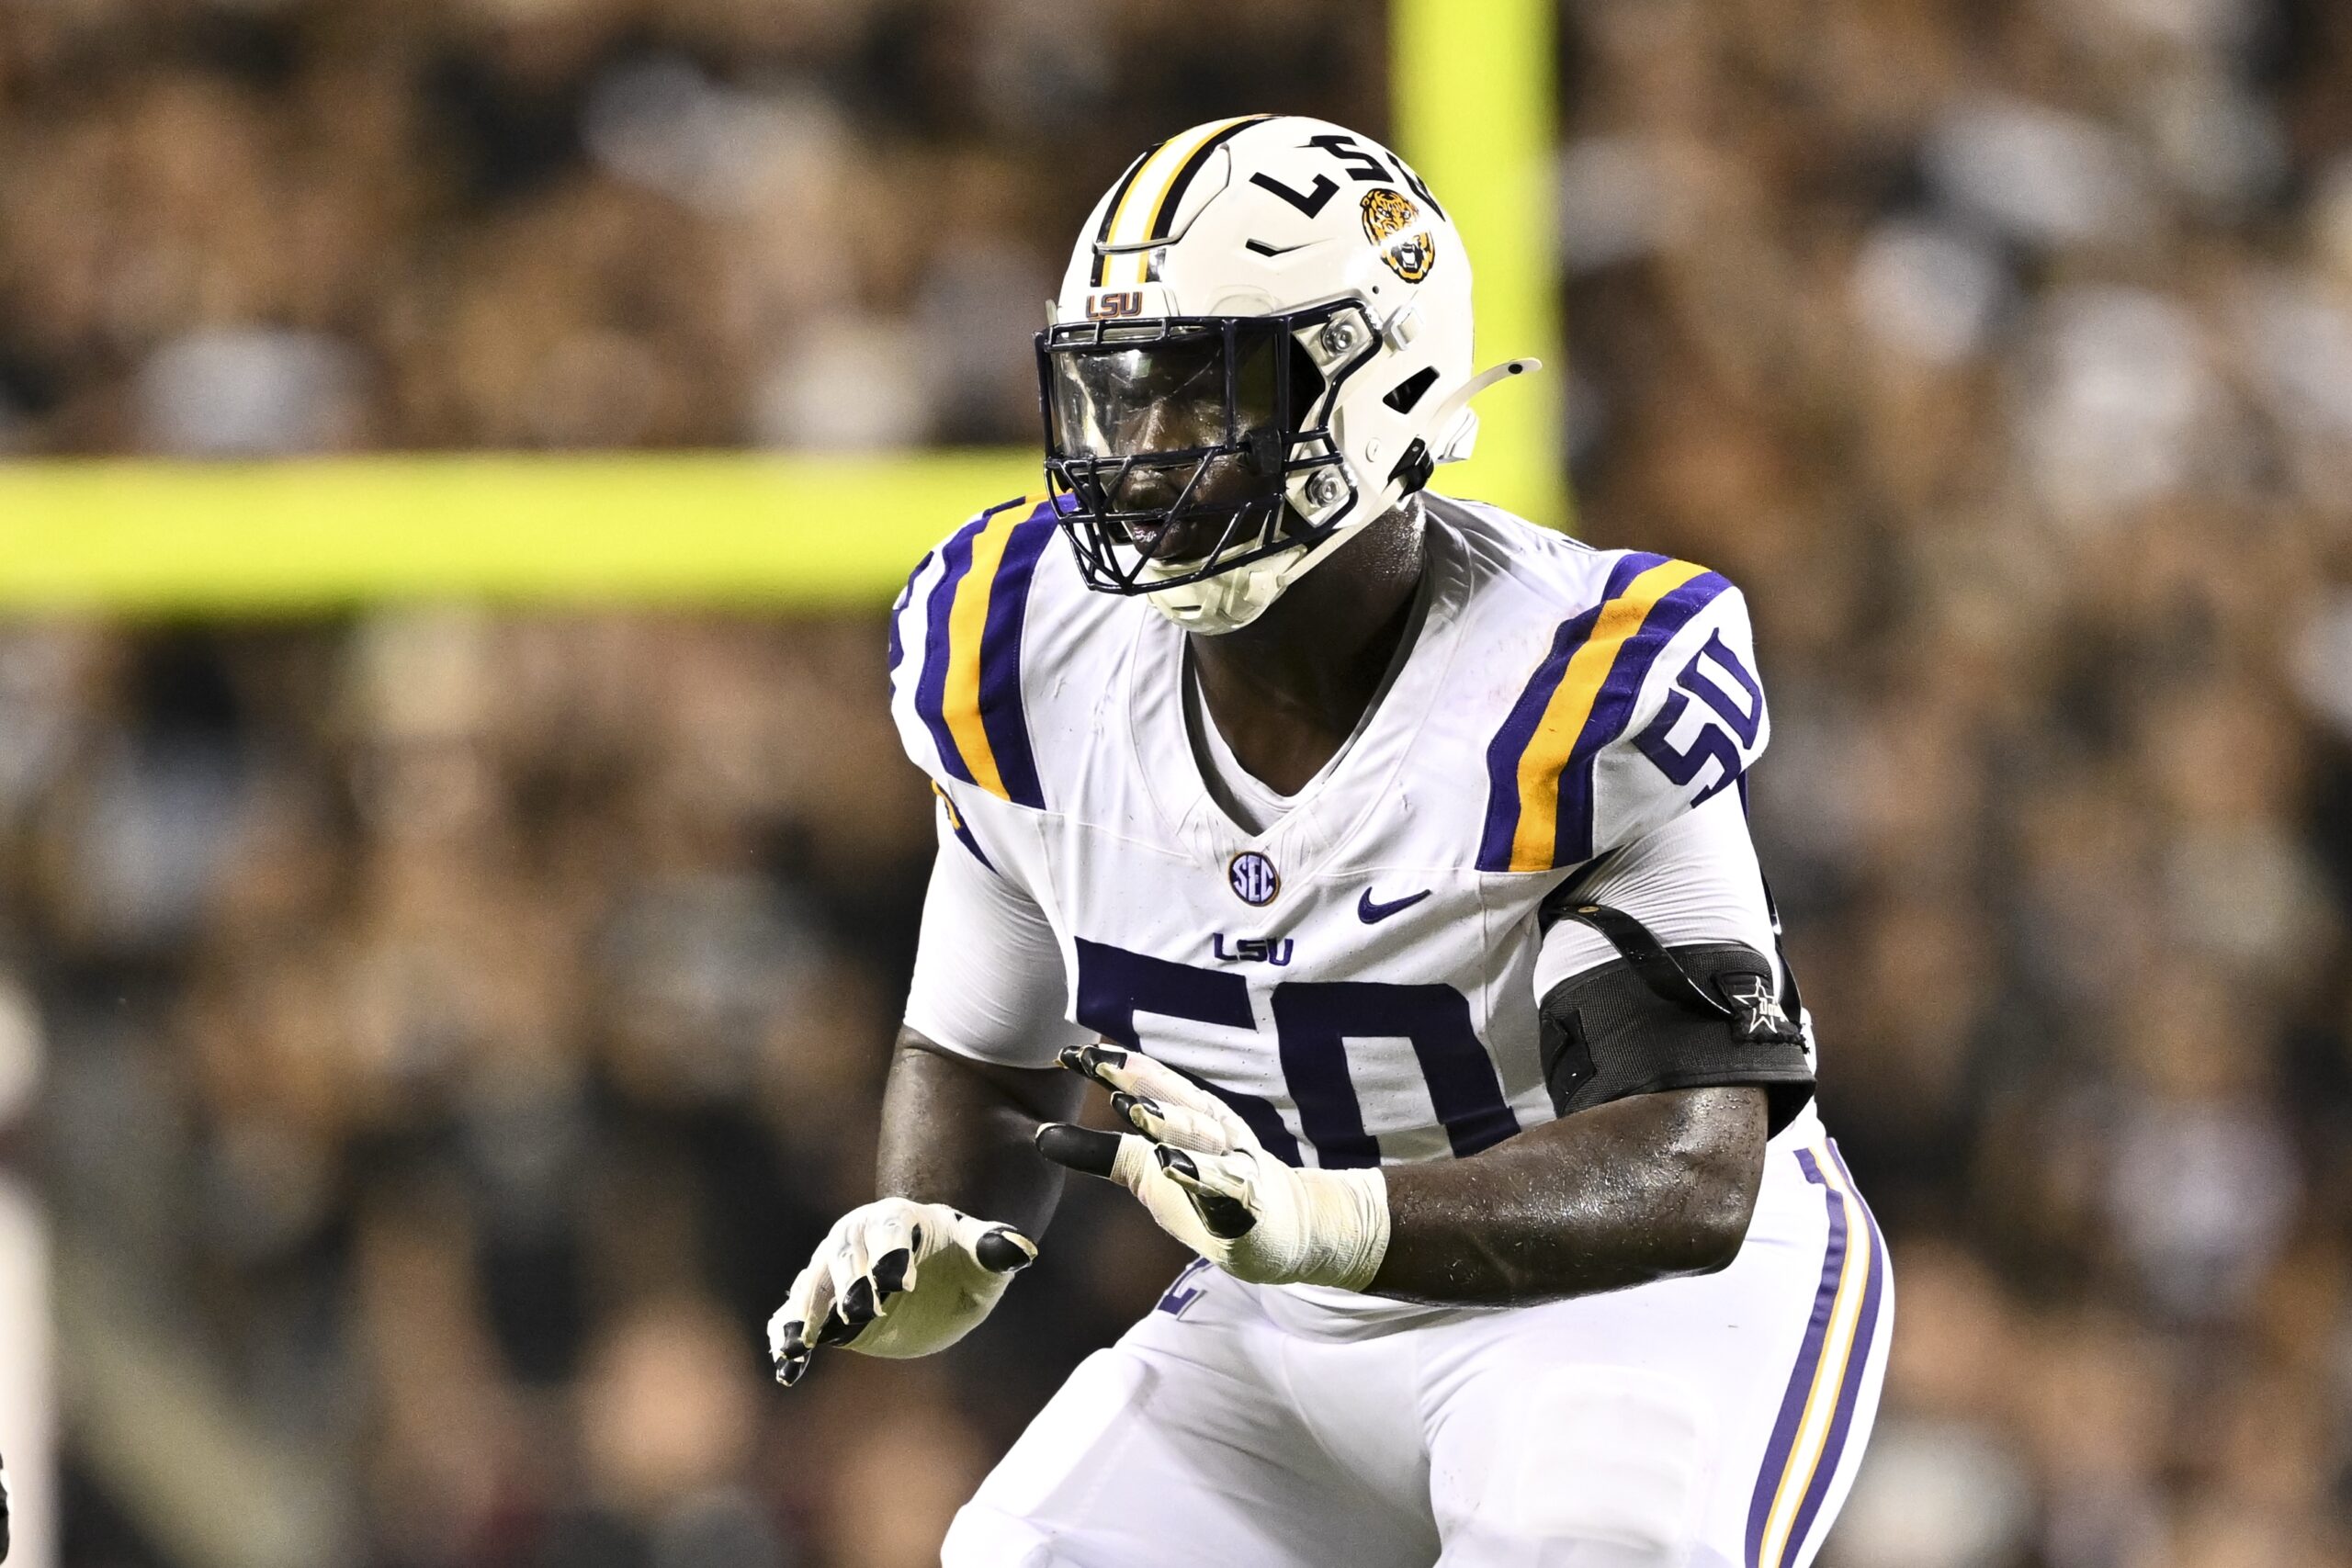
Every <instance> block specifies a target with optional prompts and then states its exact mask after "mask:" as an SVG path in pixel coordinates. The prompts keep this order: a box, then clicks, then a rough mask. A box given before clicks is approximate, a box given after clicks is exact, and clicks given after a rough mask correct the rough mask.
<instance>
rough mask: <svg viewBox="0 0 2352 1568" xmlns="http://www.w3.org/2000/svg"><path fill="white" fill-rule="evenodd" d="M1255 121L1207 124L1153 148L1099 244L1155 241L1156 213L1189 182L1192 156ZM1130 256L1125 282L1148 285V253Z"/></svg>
mask: <svg viewBox="0 0 2352 1568" xmlns="http://www.w3.org/2000/svg"><path fill="white" fill-rule="evenodd" d="M1256 118H1258V117H1256V116H1243V117H1241V118H1235V119H1218V120H1211V121H1210V122H1209V123H1208V124H1206V125H1202V126H1195V127H1193V130H1189V131H1187V132H1185V133H1184V134H1182V135H1181V136H1171V137H1170V138H1169V139H1168V140H1167V141H1163V142H1161V143H1160V144H1159V146H1157V147H1155V148H1153V149H1152V150H1151V155H1150V156H1149V157H1148V158H1146V159H1145V160H1144V162H1143V164H1142V165H1141V167H1140V168H1139V169H1138V170H1137V171H1136V178H1135V180H1134V181H1133V182H1132V183H1131V184H1130V185H1129V186H1128V187H1127V189H1126V191H1125V193H1124V194H1123V195H1122V196H1121V197H1120V198H1119V200H1117V201H1116V202H1114V203H1113V204H1112V212H1111V222H1110V225H1109V227H1108V228H1107V229H1106V230H1105V231H1104V233H1103V243H1104V244H1107V245H1112V246H1117V247H1125V246H1130V245H1136V246H1144V245H1147V243H1148V241H1150V240H1152V239H1153V238H1155V237H1156V236H1155V235H1154V234H1153V231H1152V230H1153V225H1155V224H1157V223H1158V222H1159V220H1160V213H1161V211H1162V209H1163V207H1164V206H1165V204H1166V203H1167V201H1168V193H1169V192H1170V189H1172V188H1175V187H1176V186H1177V185H1178V183H1179V182H1180V180H1188V179H1189V175H1188V173H1187V168H1188V165H1190V164H1191V163H1192V161H1193V156H1194V155H1195V154H1196V153H1199V152H1202V151H1203V150H1204V147H1206V146H1207V145H1209V144H1210V143H1212V142H1214V141H1216V140H1218V139H1219V138H1221V137H1223V136H1225V135H1226V134H1227V133H1228V132H1230V131H1234V130H1239V129H1240V128H1241V127H1242V126H1244V125H1247V124H1250V123H1251V122H1253V121H1254V120H1255V119H1256ZM1134 254H1135V263H1136V267H1135V276H1134V278H1133V279H1132V280H1129V281H1133V282H1136V283H1148V282H1150V281H1151V279H1150V277H1149V276H1147V275H1148V271H1149V269H1150V265H1151V252H1150V250H1149V249H1148V248H1145V249H1140V250H1137V251H1136V252H1135V253H1134ZM1098 259H1099V258H1098ZM1103 274H1104V278H1105V279H1106V280H1107V278H1108V276H1109V269H1108V268H1107V267H1105V268H1104V269H1103Z"/></svg>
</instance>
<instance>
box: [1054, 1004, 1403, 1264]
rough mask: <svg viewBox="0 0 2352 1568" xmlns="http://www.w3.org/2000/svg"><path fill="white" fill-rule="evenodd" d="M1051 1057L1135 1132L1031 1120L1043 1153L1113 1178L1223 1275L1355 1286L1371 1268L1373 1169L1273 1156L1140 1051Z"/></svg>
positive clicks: (1111, 1048) (1085, 1048) (1380, 1224)
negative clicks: (1105, 1093) (1315, 1166)
mask: <svg viewBox="0 0 2352 1568" xmlns="http://www.w3.org/2000/svg"><path fill="white" fill-rule="evenodd" d="M1061 1061H1062V1066H1066V1067H1068V1068H1069V1069H1070V1070H1071V1071H1072V1072H1074V1073H1078V1074H1080V1075H1082V1076H1084V1077H1089V1078H1091V1079H1093V1080H1094V1081H1095V1082H1096V1083H1099V1084H1101V1085H1102V1086H1103V1088H1105V1089H1110V1090H1111V1091H1112V1095H1111V1108H1112V1110H1113V1111H1115V1112H1117V1114H1118V1116H1119V1118H1120V1120H1122V1121H1124V1122H1126V1123H1127V1124H1128V1125H1129V1126H1131V1127H1133V1128H1135V1129H1136V1131H1135V1132H1133V1133H1124V1134H1123V1133H1098V1132H1094V1131H1092V1130H1091V1129H1090V1128H1085V1127H1076V1126H1072V1125H1070V1124H1069V1123H1068V1122H1049V1123H1047V1124H1046V1125H1045V1126H1043V1127H1040V1128H1039V1129H1038V1130H1037V1151H1038V1152H1039V1153H1040V1154H1042V1155H1044V1156H1046V1158H1047V1159H1050V1160H1052V1161H1054V1162H1055V1163H1056V1164H1057V1165H1065V1166H1068V1167H1069V1168H1071V1169H1072V1170H1082V1171H1085V1172H1086V1173H1087V1174H1089V1175H1090V1176H1103V1177H1108V1178H1109V1179H1112V1180H1113V1181H1115V1182H1117V1183H1118V1184H1119V1185H1120V1186H1122V1187H1125V1189H1126V1190H1128V1191H1130V1192H1132V1193H1134V1194H1135V1195H1136V1197H1137V1198H1139V1199H1141V1200H1142V1201H1143V1206H1144V1207H1145V1208H1146V1209H1148V1210H1149V1211H1150V1212H1151V1217H1152V1218H1153V1219H1155V1220H1157V1221H1159V1228H1160V1229H1162V1230H1164V1231H1166V1232H1167V1233H1168V1234H1169V1235H1172V1236H1174V1237H1175V1238H1176V1239H1177V1240H1179V1241H1181V1242H1182V1243H1183V1244H1184V1245H1185V1246H1186V1247H1191V1248H1192V1249H1193V1251H1195V1252H1197V1253H1199V1254H1200V1255H1201V1256H1202V1257H1203V1258H1207V1259H1208V1260H1209V1261H1210V1262H1212V1263H1214V1264H1216V1266H1217V1267H1218V1268H1220V1269H1224V1270H1225V1271H1226V1272H1227V1273H1228V1274H1230V1275H1232V1276H1233V1277H1234V1278H1235V1279H1238V1280H1251V1281H1253V1282H1255V1283H1257V1284H1261V1285H1291V1284H1304V1285H1337V1286H1339V1287H1340V1289H1342V1290H1348V1291H1361V1290H1363V1288H1364V1287H1365V1286H1366V1285H1369V1284H1371V1283H1372V1277H1373V1276H1374V1274H1376V1273H1378V1272H1379V1271H1380V1260H1381V1258H1384V1257H1385V1256H1386V1255H1387V1252H1388V1180H1387V1178H1385V1176H1383V1175H1382V1174H1381V1173H1380V1171H1379V1170H1378V1169H1377V1168H1374V1169H1370V1170H1301V1169H1297V1168H1294V1167H1291V1166H1287V1165H1284V1164H1283V1162H1282V1161H1281V1160H1278V1159H1276V1158H1275V1157H1274V1156H1272V1155H1270V1154H1268V1153H1267V1152H1266V1150H1265V1148H1264V1146H1263V1145H1261V1144H1260V1143H1259V1142H1258V1138H1257V1134H1254V1133H1252V1132H1250V1128H1249V1126H1248V1124H1247V1123H1245V1122H1243V1121H1242V1120H1241V1118H1240V1117H1238V1116H1237V1115H1235V1114H1234V1113H1233V1111H1232V1109H1231V1108H1230V1107H1228V1106H1227V1104H1226V1103H1225V1101H1223V1100H1219V1099H1218V1098H1217V1097H1216V1095H1214V1094H1212V1093H1210V1092H1209V1091H1208V1090H1207V1089H1203V1088H1202V1087H1200V1086H1199V1085H1198V1084H1195V1083H1193V1081H1192V1080H1191V1079H1190V1078H1187V1077H1183V1076H1182V1074H1180V1073H1178V1072H1176V1071H1175V1070H1174V1069H1173V1068H1171V1067H1169V1066H1165V1065H1163V1064H1161V1063H1159V1062H1155V1061H1153V1060H1152V1059H1151V1058H1150V1057H1148V1056H1147V1055H1144V1054H1143V1053H1142V1052H1140V1051H1129V1050H1125V1049H1123V1048H1122V1047H1120V1046H1117V1045H1108V1044H1105V1045H1081V1046H1073V1047H1071V1048H1070V1049H1069V1050H1066V1051H1064V1052H1063V1053H1062V1055H1061Z"/></svg>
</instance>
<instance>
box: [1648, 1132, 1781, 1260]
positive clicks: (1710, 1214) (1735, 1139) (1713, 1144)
mask: <svg viewBox="0 0 2352 1568" xmlns="http://www.w3.org/2000/svg"><path fill="white" fill-rule="evenodd" d="M1682 1109H1683V1111H1684V1114H1683V1115H1682V1116H1681V1117H1680V1118H1679V1121H1678V1125H1677V1127H1676V1129H1675V1136H1674V1137H1673V1139H1672V1140H1671V1143H1670V1146H1669V1151H1668V1153H1669V1164H1670V1166H1671V1168H1672V1169H1673V1173H1674V1174H1673V1176H1672V1178H1671V1179H1670V1181H1669V1183H1668V1193H1667V1194H1666V1199H1667V1204H1668V1209H1669V1211H1670V1213H1669V1214H1668V1215H1667V1216H1663V1218H1664V1223H1663V1224H1660V1225H1659V1226H1658V1233H1657V1234H1658V1235H1659V1237H1660V1239H1661V1241H1662V1242H1663V1243H1664V1244H1665V1247H1666V1250H1667V1253H1668V1256H1666V1257H1665V1258H1661V1259H1660V1261H1661V1263H1663V1264H1664V1265H1665V1267H1664V1269H1663V1270H1662V1271H1663V1272H1667V1273H1671V1274H1713V1273H1717V1272H1720V1271H1721V1270H1723V1269H1728V1268H1730V1267H1731V1263H1732V1260H1733V1259H1734V1258H1737V1257H1738V1256H1739V1249H1740V1248H1741V1247H1743V1246H1745V1245H1746V1244H1747V1227H1748V1224H1749V1222H1750V1221H1751V1220H1753V1219H1754V1218H1755V1217H1756V1200H1757V1196H1758V1193H1760V1192H1761V1191H1762V1190H1763V1187H1764V1146H1765V1143H1766V1139H1767V1133H1766V1115H1765V1106H1764V1094H1763V1091H1762V1090H1760V1089H1751V1088H1747V1087H1744V1086H1743V1087H1733V1088H1727V1089H1694V1090H1691V1091H1689V1098H1688V1100H1687V1102H1686V1104H1685V1105H1684V1107H1683V1108H1682Z"/></svg>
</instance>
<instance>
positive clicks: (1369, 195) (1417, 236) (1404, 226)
mask: <svg viewBox="0 0 2352 1568" xmlns="http://www.w3.org/2000/svg"><path fill="white" fill-rule="evenodd" d="M1420 216H1421V209H1419V208H1418V207H1415V206H1414V205H1413V202H1412V198H1411V197H1408V196H1407V195H1406V194H1405V193H1404V192H1403V191H1400V190H1391V189H1389V188H1388V187H1387V186H1374V187H1373V188H1372V189H1370V190H1368V191H1366V192H1364V193H1363V237H1364V239H1365V240H1366V241H1368V242H1370V243H1371V245H1372V248H1373V249H1374V250H1375V251H1378V252H1379V253H1380V259H1381V260H1382V261H1385V262H1386V263H1387V264H1388V270H1389V271H1391V272H1393V273H1395V274H1396V275H1397V276H1399V277H1401V278H1403V279H1404V280H1405V281H1406V282H1408V283H1419V281H1420V280H1421V279H1423V278H1425V277H1427V276H1429V275H1430V265H1432V264H1433V263H1434V262H1436V260H1437V245H1436V243H1435V241H1434V239H1433V238H1432V237H1431V235H1430V232H1429V231H1428V230H1426V229H1424V230H1422V231H1420V232H1419V233H1407V232H1406V231H1407V230H1408V229H1409V228H1411V227H1412V225H1413V224H1415V223H1416V222H1419V220H1420Z"/></svg>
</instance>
